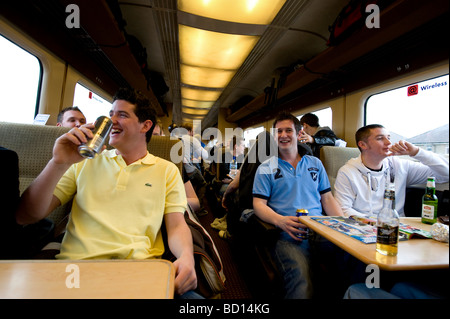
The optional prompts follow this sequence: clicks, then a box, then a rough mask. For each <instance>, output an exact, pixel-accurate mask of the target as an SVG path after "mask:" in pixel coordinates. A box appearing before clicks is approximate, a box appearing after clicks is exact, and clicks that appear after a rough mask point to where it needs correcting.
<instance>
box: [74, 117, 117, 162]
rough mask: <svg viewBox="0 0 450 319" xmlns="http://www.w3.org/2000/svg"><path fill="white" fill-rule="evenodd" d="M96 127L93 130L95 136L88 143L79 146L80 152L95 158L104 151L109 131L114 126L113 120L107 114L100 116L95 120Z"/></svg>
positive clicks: (87, 156)
mask: <svg viewBox="0 0 450 319" xmlns="http://www.w3.org/2000/svg"><path fill="white" fill-rule="evenodd" d="M94 125H95V128H94V130H93V132H92V133H93V134H94V137H93V138H92V139H89V140H88V141H87V143H85V144H81V145H80V146H79V147H78V153H80V155H81V156H83V157H85V158H94V157H95V155H96V154H98V153H100V152H101V151H102V148H103V145H104V144H105V142H106V140H107V138H108V136H109V132H110V131H111V128H112V126H113V122H112V121H111V119H110V118H108V117H106V116H100V117H99V118H97V120H95V124H94Z"/></svg>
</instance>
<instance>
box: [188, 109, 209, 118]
mask: <svg viewBox="0 0 450 319" xmlns="http://www.w3.org/2000/svg"><path fill="white" fill-rule="evenodd" d="M181 111H182V112H183V113H186V114H189V115H203V116H204V115H206V114H208V112H209V110H208V109H191V108H186V107H181Z"/></svg>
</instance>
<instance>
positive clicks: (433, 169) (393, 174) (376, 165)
mask: <svg viewBox="0 0 450 319" xmlns="http://www.w3.org/2000/svg"><path fill="white" fill-rule="evenodd" d="M355 136H356V143H357V145H358V148H359V150H360V151H361V155H360V156H359V157H357V158H353V159H351V160H349V161H348V162H347V164H345V165H344V166H343V167H341V169H340V170H339V171H338V174H337V178H336V183H335V186H334V187H335V197H336V199H337V201H338V202H339V203H340V205H341V207H342V210H343V212H344V214H345V215H346V216H351V215H358V216H365V217H367V216H371V215H376V214H378V212H379V211H380V210H381V208H382V206H383V196H384V189H385V185H386V180H387V179H390V180H392V181H394V183H395V207H396V210H397V211H398V213H399V215H400V216H405V212H404V211H403V207H404V204H405V193H406V187H408V186H410V185H415V184H421V183H425V182H426V180H427V178H428V177H429V176H434V177H435V178H436V182H437V183H446V182H448V180H449V166H448V159H445V158H443V157H441V156H439V155H437V154H434V153H432V152H429V151H425V150H423V149H420V148H419V147H417V146H415V145H413V144H411V143H408V142H406V141H399V142H398V143H396V144H392V143H391V141H390V135H389V132H388V131H387V130H386V129H385V128H384V127H383V126H382V125H379V124H372V125H367V126H364V127H362V128H360V129H359V130H358V131H357V132H356V135H355ZM398 155H408V156H411V158H413V159H415V160H416V161H411V160H407V159H401V158H398V157H396V156H398Z"/></svg>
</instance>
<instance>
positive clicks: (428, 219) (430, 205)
mask: <svg viewBox="0 0 450 319" xmlns="http://www.w3.org/2000/svg"><path fill="white" fill-rule="evenodd" d="M435 192H436V186H435V181H434V177H428V180H427V188H426V190H425V194H424V195H423V197H422V223H425V224H434V223H435V222H436V221H437V208H438V198H437V196H436V195H435Z"/></svg>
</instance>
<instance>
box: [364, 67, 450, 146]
mask: <svg viewBox="0 0 450 319" xmlns="http://www.w3.org/2000/svg"><path fill="white" fill-rule="evenodd" d="M448 84H449V78H448V74H447V75H444V76H440V77H437V78H432V79H429V80H426V81H422V82H419V83H413V84H410V85H407V86H403V87H400V88H397V89H394V90H390V91H387V92H383V93H378V94H375V95H372V96H371V97H369V98H368V99H367V101H366V107H365V123H366V124H375V123H376V124H381V125H383V126H384V127H386V128H387V129H388V130H389V131H390V133H391V140H392V141H393V142H397V141H399V140H400V139H403V140H406V141H409V142H411V143H413V144H414V145H417V146H419V147H421V148H423V149H426V150H431V151H433V152H435V153H438V154H446V155H448V146H449V127H448V125H449V119H448V117H449V100H448V99H449V94H448Z"/></svg>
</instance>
